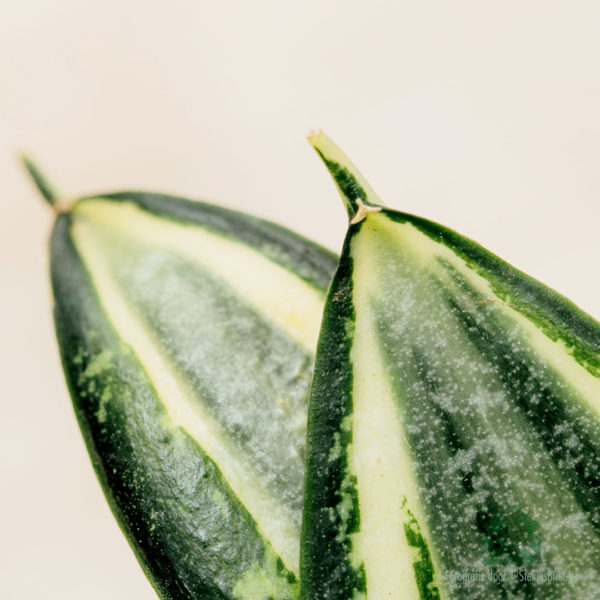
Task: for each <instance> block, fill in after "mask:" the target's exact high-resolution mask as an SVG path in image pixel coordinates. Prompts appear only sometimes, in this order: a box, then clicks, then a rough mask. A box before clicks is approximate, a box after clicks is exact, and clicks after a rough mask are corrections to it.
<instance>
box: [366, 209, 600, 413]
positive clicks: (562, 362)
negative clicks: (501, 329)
mask: <svg viewBox="0 0 600 600" xmlns="http://www.w3.org/2000/svg"><path fill="white" fill-rule="evenodd" d="M370 218H371V219H375V218H376V219H377V225H378V227H381V228H384V229H385V230H386V231H387V233H388V234H389V235H390V237H393V238H394V239H396V240H398V246H399V247H401V248H403V249H404V250H405V251H406V250H409V251H410V252H411V253H413V258H415V260H419V261H421V262H422V264H424V265H425V266H426V267H427V268H429V269H430V270H432V271H434V272H436V271H437V272H439V271H440V268H441V267H440V266H439V263H438V260H437V259H438V258H443V259H444V260H446V261H448V262H449V263H450V264H451V265H452V266H453V267H454V268H455V269H456V270H457V271H458V272H460V274H461V275H463V276H464V277H465V278H466V279H467V280H468V281H469V283H470V284H471V285H472V286H473V287H474V288H475V289H477V291H479V292H480V293H481V294H482V295H483V296H484V297H485V298H487V299H489V300H490V301H493V302H496V303H498V305H499V306H501V307H502V310H503V311H504V312H505V313H506V314H507V315H508V316H509V318H510V319H512V320H513V321H514V322H515V323H516V324H517V325H518V326H519V327H520V329H521V331H522V332H523V334H524V335H525V336H526V337H527V339H528V342H529V344H530V345H531V347H532V348H534V349H535V350H536V351H537V352H538V353H539V355H540V356H541V357H542V358H543V359H544V360H545V361H547V363H548V364H550V365H551V366H552V367H553V368H554V369H555V371H556V372H557V373H558V374H559V375H560V376H561V377H563V378H564V380H565V381H567V382H568V383H569V385H570V386H571V388H572V389H573V390H574V391H575V392H577V393H578V394H580V395H581V396H582V397H584V398H586V400H587V402H588V403H589V404H590V406H591V407H592V409H593V410H594V411H595V412H596V413H597V414H598V415H600V379H599V378H597V377H594V376H593V375H592V374H591V373H590V372H589V371H588V370H586V369H585V368H584V367H583V366H581V364H579V363H578V362H577V360H576V359H575V358H574V357H573V355H572V354H571V353H570V352H569V349H568V348H567V346H566V344H565V343H564V342H563V341H562V340H552V339H550V338H549V337H548V336H546V335H545V334H544V332H543V331H542V330H541V329H540V328H539V327H538V326H536V325H535V324H534V323H532V322H531V321H530V320H529V319H527V317H525V316H524V315H523V314H521V313H520V312H519V311H517V310H516V309H514V308H512V307H511V306H510V304H507V303H506V302H504V301H503V300H501V299H500V298H498V297H497V296H496V294H494V291H493V289H492V286H491V285H490V283H489V282H488V281H487V280H486V279H485V278H484V277H482V276H481V275H479V274H478V273H477V272H476V271H475V270H473V269H471V268H470V267H469V266H468V265H467V263H466V262H465V261H464V260H463V259H462V258H460V257H459V256H457V255H456V254H455V253H454V252H453V251H452V250H451V249H450V248H448V247H447V246H444V244H441V243H439V242H436V241H434V240H433V239H431V238H430V237H428V236H427V235H425V234H424V233H422V232H421V231H419V230H418V229H417V228H416V227H414V226H413V225H411V224H409V223H395V222H392V221H390V220H389V219H388V218H386V217H385V216H382V217H379V216H374V217H370Z"/></svg>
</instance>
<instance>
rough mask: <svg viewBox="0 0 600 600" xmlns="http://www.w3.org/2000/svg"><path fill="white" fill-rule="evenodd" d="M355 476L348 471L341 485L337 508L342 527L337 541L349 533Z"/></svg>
mask: <svg viewBox="0 0 600 600" xmlns="http://www.w3.org/2000/svg"><path fill="white" fill-rule="evenodd" d="M354 480H355V478H354V477H353V476H352V475H351V474H350V473H348V472H346V474H345V475H344V479H343V480H342V485H341V486H340V493H339V495H340V501H339V502H338V503H337V505H336V507H335V510H336V512H337V514H338V516H339V518H340V528H339V531H338V534H337V536H336V538H335V539H336V541H338V542H341V541H342V540H343V539H344V538H345V537H346V536H347V535H348V523H349V521H350V518H351V516H352V510H353V508H354V503H353V502H352V498H353V496H352V492H351V490H352V489H353V487H354Z"/></svg>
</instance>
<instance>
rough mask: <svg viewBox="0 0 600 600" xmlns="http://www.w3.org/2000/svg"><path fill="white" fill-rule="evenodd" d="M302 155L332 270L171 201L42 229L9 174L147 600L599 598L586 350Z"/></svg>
mask: <svg viewBox="0 0 600 600" xmlns="http://www.w3.org/2000/svg"><path fill="white" fill-rule="evenodd" d="M310 141H311V143H312V145H313V146H314V148H315V149H316V150H317V152H318V153H319V155H320V156H321V158H322V159H323V161H324V163H325V165H326V166H327V168H328V169H329V171H330V172H331V174H332V176H333V179H334V181H335V183H336V185H337V187H338V190H339V192H340V193H341V196H342V199H343V201H344V204H345V206H346V210H347V213H348V217H349V228H348V234H347V237H346V240H345V243H344V247H343V250H342V254H341V258H340V259H339V261H338V259H337V258H336V257H335V256H333V255H332V254H331V253H329V252H328V251H326V250H324V249H322V248H320V247H318V246H316V245H315V244H313V243H311V242H309V241H307V240H306V239H304V238H302V237H300V236H298V235H296V234H294V233H292V232H290V231H289V230H286V229H283V228H281V227H278V226H276V225H274V224H272V223H268V222H265V221H263V220H260V219H256V218H254V217H251V216H249V215H245V214H242V213H239V212H233V211H229V210H226V209H223V208H219V207H216V206H214V205H210V204H206V203H200V202H192V201H189V200H185V199H182V198H175V197H172V196H166V195H161V194H150V193H141V192H122V193H116V194H115V193H113V194H100V195H95V196H91V197H86V198H82V199H79V200H76V201H74V202H70V203H68V204H67V205H65V203H64V202H62V201H61V199H60V197H59V196H58V195H57V194H56V193H55V192H54V191H53V189H52V188H51V187H50V186H49V185H48V183H47V182H46V180H45V179H44V178H43V177H42V176H41V174H40V173H39V171H38V170H37V168H36V167H35V166H34V165H33V164H32V163H31V162H30V161H26V165H27V167H28V169H29V171H30V173H31V175H32V176H33V178H34V179H35V181H36V182H37V184H38V187H39V189H40V191H41V192H42V194H43V195H44V196H45V198H46V199H47V200H48V201H49V203H50V204H51V205H52V206H53V207H54V209H55V211H56V213H57V218H56V223H55V226H54V231H53V234H52V239H51V244H50V250H51V264H50V267H51V279H52V289H53V293H54V316H55V323H56V332H57V337H58V342H59V347H60V352H61V356H62V361H63V367H64V371H65V375H66V379H67V383H68V386H69V389H70V392H71V396H72V398H73V403H74V407H75V410H76V413H77V416H78V419H79V423H80V425H81V430H82V432H83V435H84V437H85V439H86V443H87V445H88V449H89V452H90V456H91V458H92V462H93V464H94V467H95V469H96V472H97V474H98V477H99V479H100V482H101V484H102V487H103V489H104V492H105V494H106V497H107V499H108V501H109V503H110V505H111V508H112V510H113V512H114V513H115V516H116V518H117V520H118V521H119V523H120V525H121V527H122V529H123V531H124V533H125V535H126V536H127V538H128V540H129V542H130V544H131V546H132V548H133V550H134V552H135V553H136V555H137V557H138V559H139V560H140V563H141V565H142V567H143V568H144V570H145V572H146V574H147V575H148V577H149V579H150V580H151V582H152V584H153V585H154V587H155V589H156V591H157V593H158V594H159V595H160V596H161V598H163V599H177V600H179V599H189V600H192V599H193V600H205V599H206V600H212V599H215V600H216V599H219V600H229V599H231V600H233V599H239V600H294V599H297V598H299V597H302V599H303V600H360V599H363V600H365V599H368V600H413V599H415V600H416V599H419V600H450V599H452V600H455V599H456V600H459V599H473V600H474V599H485V600H488V599H496V598H497V599H499V600H500V599H512V598H514V599H517V598H532V599H533V598H535V599H539V600H559V599H582V600H588V599H589V600H592V599H594V598H596V597H600V596H599V595H598V590H599V589H600V325H599V324H598V323H597V322H596V321H595V320H594V319H593V318H591V317H590V316H588V315H586V314H585V313H583V312H582V311H581V310H579V309H578V308H577V307H576V306H575V305H573V304H572V303H571V302H569V301H568V300H567V299H565V298H564V297H562V296H560V295H559V294H557V293H556V292H554V291H552V290H550V289H549V288H547V287H546V286H544V285H542V284H541V283H539V282H537V281H535V280H533V279H532V278H530V277H528V276H526V275H525V274H523V273H522V272H520V271H518V270H517V269H515V268H513V267H511V266H510V265H508V264H507V263H505V262H504V261H502V260H501V259H499V258H498V257H496V256H494V255H493V254H491V253H490V252H488V251H487V250H485V249H484V248H482V247H481V246H479V245H478V244H476V243H475V242H473V241H471V240H469V239H467V238H465V237H463V236H461V235H459V234H457V233H455V232H453V231H451V230H449V229H447V228H445V227H443V226H441V225H438V224H436V223H433V222H431V221H428V220H425V219H422V218H419V217H416V216H413V215H409V214H406V213H402V212H398V211H396V210H392V209H389V208H387V207H385V206H384V205H383V203H382V202H381V200H380V199H379V198H378V197H377V196H376V194H375V192H374V191H373V190H372V188H371V187H370V186H369V184H368V183H367V182H366V180H365V179H364V178H363V177H362V175H361V174H360V173H359V172H358V170H357V169H356V167H355V166H354V165H353V164H352V163H351V162H350V161H349V160H348V158H347V157H346V156H345V155H344V154H343V153H342V152H341V151H340V149H339V148H338V147H337V146H336V145H335V144H334V143H333V142H332V141H331V140H330V139H329V138H327V136H326V135H325V134H323V133H321V132H319V133H315V134H313V135H311V137H310ZM336 266H337V268H336ZM332 276H333V281H332V282H331V285H329V283H330V280H331V277H332ZM328 286H329V291H327V289H328ZM317 339H318V347H317ZM315 352H316V361H315ZM313 371H314V374H313ZM311 381H312V389H311ZM309 394H310V403H308V397H309ZM307 411H308V428H307V421H306V419H307ZM301 520H302V523H301ZM301 528H302V532H301V535H300V531H301Z"/></svg>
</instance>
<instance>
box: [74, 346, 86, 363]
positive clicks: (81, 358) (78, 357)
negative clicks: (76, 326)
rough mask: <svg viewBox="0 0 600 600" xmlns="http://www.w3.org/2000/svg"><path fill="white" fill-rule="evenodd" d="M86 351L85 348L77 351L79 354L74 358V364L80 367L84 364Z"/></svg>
mask: <svg viewBox="0 0 600 600" xmlns="http://www.w3.org/2000/svg"><path fill="white" fill-rule="evenodd" d="M83 356H84V351H83V348H79V350H77V354H76V355H75V356H74V357H73V364H74V365H80V364H81V363H82V362H83Z"/></svg>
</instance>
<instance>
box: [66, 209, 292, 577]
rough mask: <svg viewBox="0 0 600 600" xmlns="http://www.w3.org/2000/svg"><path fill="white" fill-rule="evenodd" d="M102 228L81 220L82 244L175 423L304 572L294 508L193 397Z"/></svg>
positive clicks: (114, 315)
mask: <svg viewBox="0 0 600 600" xmlns="http://www.w3.org/2000/svg"><path fill="white" fill-rule="evenodd" d="M96 231H97V230H96V229H95V228H94V227H93V226H91V225H90V224H89V223H88V222H87V221H86V220H79V221H76V222H75V223H74V225H73V229H72V232H73V238H74V241H75V244H76V247H77V249H78V250H79V252H80V253H81V256H82V258H83V260H84V262H85V264H86V265H87V267H88V269H89V272H90V274H91V277H92V280H93V283H94V286H95V288H96V291H97V293H98V295H99V297H100V301H101V303H102V305H103V307H104V309H105V310H106V312H107V314H108V316H109V318H110V320H111V322H112V323H113V326H114V327H115V329H116V330H117V331H118V332H119V335H120V336H121V337H122V339H123V340H124V342H125V343H127V344H128V345H129V346H131V347H132V348H133V350H134V352H135V353H136V355H137V356H138V358H139V360H140V361H141V363H142V364H143V365H144V368H145V369H146V373H147V375H148V377H149V378H150V380H151V382H152V384H153V386H154V388H155V389H156V392H157V394H158V397H159V398H160V400H161V401H162V403H163V404H164V406H165V408H166V410H167V413H168V415H169V418H170V419H171V420H172V422H173V425H174V426H175V427H182V428H184V429H185V430H186V431H187V432H188V433H189V434H190V435H191V436H193V437H194V438H195V439H196V440H197V441H198V443H199V444H200V446H201V447H202V448H203V449H204V450H205V452H206V453H207V454H208V455H209V456H210V457H211V459H212V460H213V461H214V462H215V463H216V464H217V466H218V468H219V469H220V470H221V472H222V473H223V475H224V477H225V479H226V480H227V481H228V483H229V485H230V486H231V488H232V489H233V492H234V493H235V494H236V496H238V498H239V499H240V501H241V502H242V504H243V505H244V506H245V507H246V508H247V509H248V511H249V512H250V514H251V515H252V516H253V518H254V519H255V520H256V522H257V524H258V527H259V529H260V530H261V531H262V532H263V533H264V535H265V537H266V538H267V539H268V540H269V541H270V542H271V544H272V546H273V548H274V550H275V552H276V553H278V554H279V556H281V558H282V560H283V561H284V563H285V565H286V567H287V568H288V569H290V570H291V571H293V572H294V573H296V574H298V571H299V566H298V562H299V559H298V546H299V532H298V531H297V530H296V528H295V527H294V526H293V523H294V519H293V517H292V515H291V513H290V511H289V508H288V507H287V506H286V505H284V504H282V503H281V502H279V501H278V499H277V498H273V497H272V496H270V495H269V494H267V493H266V491H265V490H264V486H262V485H261V482H260V481H257V480H256V479H255V478H254V477H253V476H252V475H251V471H250V469H248V468H247V466H246V464H245V462H244V459H243V456H242V455H241V454H240V453H239V452H238V451H236V449H235V448H233V447H232V445H231V444H229V443H228V441H227V438H226V436H225V435H224V434H223V433H222V432H221V431H220V430H219V426H218V425H217V423H216V422H214V421H213V419H211V417H210V416H209V415H208V414H207V413H206V412H205V411H203V410H202V407H201V403H198V402H190V400H189V399H188V397H187V396H188V395H189V392H188V390H187V389H186V385H185V384H184V383H183V382H182V381H181V380H180V379H179V378H178V377H177V376H176V374H175V373H174V371H173V370H172V368H171V365H170V364H169V363H168V361H167V359H166V358H165V357H164V356H163V355H162V354H161V353H160V351H159V349H158V347H157V346H156V345H155V343H154V341H153V340H152V338H151V336H150V335H149V334H148V332H147V331H146V330H145V328H144V326H143V324H142V322H141V320H140V319H139V318H138V316H137V315H136V313H135V312H134V311H132V310H131V308H130V306H129V304H128V303H127V301H126V300H125V297H124V295H123V294H122V292H121V290H120V289H119V287H118V284H117V282H116V281H115V279H114V277H113V276H112V274H111V271H110V269H109V267H108V264H107V263H106V261H105V259H104V251H103V248H102V244H101V242H99V241H98V239H97V237H96V234H95V233H96ZM192 407H193V408H192Z"/></svg>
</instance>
